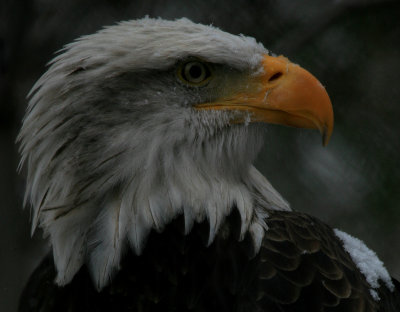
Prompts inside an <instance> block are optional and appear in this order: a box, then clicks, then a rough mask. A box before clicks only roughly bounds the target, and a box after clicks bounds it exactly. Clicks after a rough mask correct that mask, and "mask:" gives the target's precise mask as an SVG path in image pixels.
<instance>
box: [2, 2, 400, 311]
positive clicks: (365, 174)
mask: <svg viewBox="0 0 400 312" xmlns="http://www.w3.org/2000/svg"><path fill="white" fill-rule="evenodd" d="M145 15H149V16H151V17H158V16H160V17H163V18H168V19H174V18H177V17H183V16H185V17H188V18H190V19H192V20H193V21H196V22H201V23H205V24H210V23H212V24H213V25H215V26H218V27H220V28H222V29H223V30H226V31H228V32H232V33H234V34H239V33H243V34H246V35H249V36H253V37H255V38H256V39H257V40H258V41H260V42H262V43H263V44H264V45H265V46H266V47H267V48H268V49H270V50H271V51H272V52H275V53H277V54H284V55H286V56H287V57H289V58H290V59H291V60H292V61H293V62H295V63H298V64H301V65H302V66H303V67H305V68H306V69H308V70H310V71H311V72H312V73H313V74H314V75H315V76H317V77H318V78H319V79H320V81H321V82H322V83H323V84H324V85H325V86H326V88H327V90H328V92H329V94H330V96H331V99H332V102H333V106H334V111H335V130H334V133H333V137H332V139H331V142H330V144H329V146H328V147H327V148H323V147H322V146H321V142H320V141H321V139H320V137H319V135H318V134H317V133H316V132H312V131H308V130H298V129H290V128H284V127H279V126H268V135H267V137H266V142H265V148H264V150H263V151H262V153H261V155H260V157H259V158H258V160H257V166H258V168H259V169H261V171H262V172H263V173H264V174H265V175H266V176H267V177H268V179H269V180H270V181H271V183H272V184H273V185H274V186H275V187H276V188H277V189H278V190H279V191H280V192H281V193H282V194H283V195H284V197H285V198H287V199H288V201H289V202H290V203H291V205H292V207H293V208H294V209H296V210H301V211H306V212H309V213H310V214H313V215H316V216H318V217H319V218H321V219H323V220H324V221H326V222H327V223H329V224H330V225H332V226H333V227H337V228H340V229H342V230H345V231H347V232H349V233H351V234H353V235H355V236H357V237H359V238H361V239H362V240H364V241H365V242H366V243H367V244H368V245H369V246H370V247H371V248H372V249H374V250H375V251H376V252H377V253H378V255H379V256H380V258H381V259H382V260H383V261H384V262H385V263H386V265H387V267H388V269H389V270H390V272H391V273H392V275H394V276H396V277H397V278H400V242H399V240H398V239H399V238H400V195H399V194H400V190H399V187H400V181H399V179H400V158H399V152H400V140H399V137H398V136H399V134H400V120H399V117H400V1H398V0H397V1H377V0H369V1H368V0H341V1H340V0H319V1H317V0H301V1H299V0H297V1H295V0H276V1H249V0H242V1H204V0H202V1H200V0H197V1H183V0H182V1H171V2H168V1H162V0H157V1H152V0H147V1H143V2H135V1H122V0H120V1H115V0H114V1H111V0H110V1H105V0H96V1H89V0H74V1H52V0H40V1H39V0H35V1H34V0H32V1H15V0H1V2H0V164H1V165H0V199H1V201H0V311H15V310H16V305H17V298H18V295H19V293H20V291H21V289H22V287H23V285H24V283H25V282H26V279H27V278H28V276H29V273H30V272H31V270H32V269H33V267H34V266H35V265H36V264H37V263H38V262H39V261H40V259H41V257H42V254H43V253H44V252H45V251H46V248H47V247H46V244H45V243H44V242H43V241H42V239H41V236H42V233H40V231H39V232H38V233H36V234H35V235H34V237H33V239H31V238H30V235H29V229H30V225H29V209H26V210H25V211H23V210H22V197H23V192H24V178H23V176H18V175H17V174H16V168H17V165H18V161H19V156H18V153H17V147H16V146H15V144H14V141H15V137H16V135H17V132H18V128H19V127H20V123H21V119H22V116H23V114H24V110H25V107H26V104H27V101H26V99H25V97H26V94H27V93H28V91H29V89H30V88H31V87H32V85H33V83H34V82H35V80H36V79H38V78H39V77H40V75H41V74H42V73H43V72H44V71H45V64H46V62H48V61H49V60H50V59H51V58H52V57H53V55H54V54H53V53H54V52H55V51H57V50H59V49H60V48H61V47H62V46H63V45H64V44H66V43H68V42H70V41H71V40H73V39H74V38H76V37H78V36H80V35H83V34H89V33H92V32H94V31H96V30H98V29H99V28H100V27H101V26H103V25H110V24H113V23H115V22H116V21H119V20H124V19H125V20H126V19H134V18H140V17H143V16H145Z"/></svg>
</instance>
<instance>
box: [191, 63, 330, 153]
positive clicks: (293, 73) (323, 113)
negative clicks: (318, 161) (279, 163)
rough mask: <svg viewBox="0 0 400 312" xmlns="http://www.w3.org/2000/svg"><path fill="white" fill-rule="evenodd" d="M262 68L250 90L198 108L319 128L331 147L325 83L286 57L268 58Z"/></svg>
mask: <svg viewBox="0 0 400 312" xmlns="http://www.w3.org/2000/svg"><path fill="white" fill-rule="evenodd" d="M262 66H263V72H262V73H261V74H259V75H256V76H255V77H253V79H252V81H251V82H250V83H249V85H250V86H251V87H250V88H246V89H245V91H241V92H240V93H237V94H235V95H233V96H232V97H229V98H223V99H220V100H218V101H216V102H212V103H203V104H199V105H197V106H196V108H197V109H224V110H239V111H245V112H248V113H250V118H251V121H262V122H268V123H274V124H282V125H287V126H293V127H300V128H313V129H318V130H319V131H320V132H321V133H322V137H323V138H322V140H323V144H324V145H327V144H328V142H329V138H330V137H331V134H332V130H333V110H332V104H331V101H330V99H329V96H328V94H327V92H326V91H325V88H324V87H323V86H322V84H321V83H320V82H319V81H318V80H317V79H316V78H315V77H314V76H313V75H311V74H310V73H309V72H308V71H306V70H305V69H303V68H301V67H300V66H298V65H296V64H293V63H291V62H290V61H289V60H288V59H287V58H285V57H282V56H279V57H272V56H269V55H265V56H264V58H263V61H262Z"/></svg>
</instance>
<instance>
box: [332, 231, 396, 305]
mask: <svg viewBox="0 0 400 312" xmlns="http://www.w3.org/2000/svg"><path fill="white" fill-rule="evenodd" d="M334 232H335V234H336V236H337V237H338V238H339V239H340V240H341V241H342V242H343V247H344V249H345V250H346V251H347V252H348V253H349V254H350V256H351V258H352V260H353V261H354V263H355V264H356V265H357V267H358V269H359V270H360V271H361V273H362V274H364V276H365V279H366V280H367V282H368V284H369V285H370V286H371V288H374V289H377V288H379V287H380V286H379V282H378V281H379V280H382V281H383V282H384V283H385V284H386V287H387V288H389V289H390V290H391V291H394V285H393V282H392V279H391V278H390V275H389V273H388V271H387V270H386V268H385V266H384V265H383V262H382V261H381V260H379V258H378V256H377V255H376V253H375V252H373V251H372V250H371V249H369V248H368V247H367V246H366V245H365V244H364V242H363V241H361V240H359V239H358V238H355V237H353V236H351V235H349V234H347V233H345V232H342V231H340V230H338V229H334ZM370 293H371V296H372V298H374V300H376V301H378V300H379V299H380V298H379V295H378V293H377V292H376V291H375V290H373V289H370Z"/></svg>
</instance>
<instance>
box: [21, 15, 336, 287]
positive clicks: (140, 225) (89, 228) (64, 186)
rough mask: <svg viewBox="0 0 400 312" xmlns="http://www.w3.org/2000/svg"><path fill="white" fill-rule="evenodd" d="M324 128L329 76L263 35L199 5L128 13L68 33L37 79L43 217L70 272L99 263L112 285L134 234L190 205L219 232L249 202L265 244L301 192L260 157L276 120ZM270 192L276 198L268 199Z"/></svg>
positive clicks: (99, 279) (31, 145)
mask: <svg viewBox="0 0 400 312" xmlns="http://www.w3.org/2000/svg"><path fill="white" fill-rule="evenodd" d="M263 122H267V123H276V124H284V125H288V126H296V127H304V128H316V129H319V130H320V131H321V133H322V134H323V141H324V143H327V142H328V140H329V137H330V135H331V132H332V128H333V113H332V107H331V104H330V100H329V97H328V95H327V93H326V91H325V89H324V87H323V86H322V85H321V84H320V83H319V82H318V81H317V80H316V79H315V78H314V77H313V76H312V75H311V74H309V73H308V72H307V71H305V70H304V69H302V68H301V67H299V66H298V65H295V64H293V63H291V62H290V61H289V60H288V59H286V58H284V57H273V56H270V55H269V53H268V51H267V50H266V49H265V48H264V47H263V45H262V44H260V43H257V42H256V41H255V40H254V39H253V38H249V37H245V36H243V35H240V36H235V35H231V34H228V33H226V32H223V31H221V30H219V29H217V28H215V27H212V26H204V25H200V24H195V23H193V22H191V21H189V20H188V19H179V20H176V21H165V20H161V19H150V18H144V19H141V20H135V21H128V22H122V23H120V24H118V25H115V26H111V27H106V28H104V29H103V30H101V31H99V32H97V33H95V34H93V35H88V36H84V37H81V38H79V39H78V40H76V41H74V42H73V43H71V44H69V45H67V46H65V48H64V49H63V50H62V52H61V53H60V54H59V55H58V56H57V57H55V58H54V59H53V60H52V61H51V62H50V67H49V69H48V70H47V72H46V73H45V74H44V75H43V76H42V77H41V78H40V79H39V80H38V82H37V83H36V84H35V86H34V87H33V89H32V91H31V93H30V102H29V106H28V109H27V112H26V116H25V119H24V121H23V126H22V129H21V132H20V135H19V140H20V142H21V155H22V160H21V164H26V167H27V191H26V197H25V202H29V203H30V204H31V205H32V207H33V227H32V231H33V230H34V229H35V227H36V226H37V225H39V226H40V227H41V228H43V229H44V232H45V234H47V235H48V236H49V237H50V241H51V245H52V249H53V255H54V260H55V265H56V268H57V279H56V281H57V283H58V284H60V285H64V284H66V283H68V282H69V281H70V280H71V279H72V278H73V276H74V275H75V273H76V272H77V271H78V270H79V268H80V267H81V266H82V265H83V264H84V263H86V264H87V266H88V268H89V269H90V271H91V274H92V277H93V280H94V281H95V284H96V286H97V287H98V289H101V288H102V287H103V286H104V285H106V284H107V283H108V282H109V280H110V278H111V277H112V276H113V274H114V273H115V272H116V271H117V270H118V266H119V263H120V258H121V255H122V254H123V252H124V250H126V249H127V248H131V249H133V250H134V251H135V252H136V253H137V254H140V253H141V251H142V249H143V247H144V245H145V241H146V237H147V236H148V234H149V232H150V231H151V230H155V231H162V230H163V228H164V226H165V225H167V224H168V223H169V222H170V221H171V220H172V219H174V218H175V217H177V216H178V215H183V216H184V220H185V230H186V232H189V231H190V229H191V227H192V225H193V224H194V223H195V222H200V221H203V220H207V221H208V223H209V225H210V233H209V243H212V241H213V238H214V236H215V234H216V233H217V232H218V230H219V228H220V225H221V223H222V222H223V220H224V218H225V217H226V216H227V215H228V214H229V213H230V212H231V211H232V209H233V208H236V209H237V210H238V211H239V213H240V216H241V220H242V225H241V237H243V236H244V234H245V233H247V232H250V234H251V237H252V238H253V241H254V246H255V249H256V250H257V248H259V246H260V244H261V240H262V237H263V234H264V230H265V229H266V225H265V223H264V218H265V217H266V215H267V212H266V210H265V209H264V208H263V209H261V208H260V207H261V206H262V207H268V208H269V209H277V210H289V209H290V208H289V205H288V204H287V202H286V201H285V200H284V199H283V198H282V197H281V196H280V195H279V194H278V192H276V191H275V190H274V188H273V187H272V186H271V185H270V184H269V183H268V181H267V180H266V179H265V178H264V177H263V176H262V175H261V174H260V173H259V172H258V171H257V170H256V169H255V168H254V167H253V166H252V162H253V161H254V159H255V157H256V155H257V153H258V151H259V150H260V147H261V145H262V142H263V130H262V123H263ZM261 203H262V205H261Z"/></svg>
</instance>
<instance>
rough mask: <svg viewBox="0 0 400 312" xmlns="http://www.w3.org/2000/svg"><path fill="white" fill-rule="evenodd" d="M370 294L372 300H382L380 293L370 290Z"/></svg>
mask: <svg viewBox="0 0 400 312" xmlns="http://www.w3.org/2000/svg"><path fill="white" fill-rule="evenodd" d="M369 293H370V294H371V296H372V298H373V299H374V300H375V301H379V300H381V298H380V297H379V295H378V293H377V292H376V291H375V290H373V289H370V290H369Z"/></svg>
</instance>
